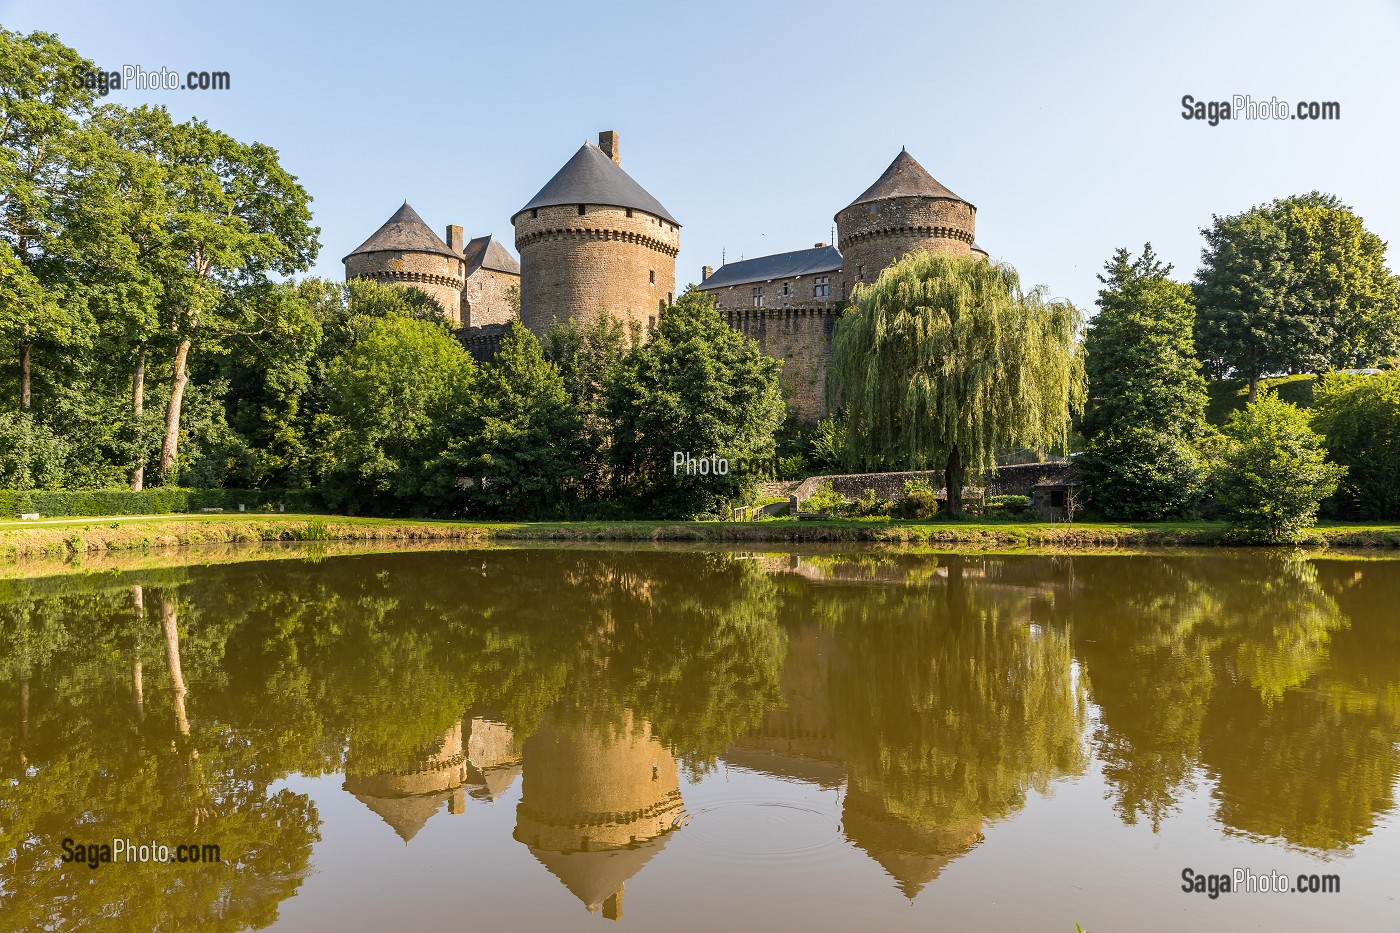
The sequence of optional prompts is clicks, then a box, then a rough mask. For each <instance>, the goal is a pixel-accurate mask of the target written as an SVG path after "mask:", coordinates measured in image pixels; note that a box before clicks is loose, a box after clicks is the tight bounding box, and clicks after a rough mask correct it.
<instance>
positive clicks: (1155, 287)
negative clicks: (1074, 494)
mask: <svg viewBox="0 0 1400 933" xmlns="http://www.w3.org/2000/svg"><path fill="white" fill-rule="evenodd" d="M1105 271H1106V274H1105V275H1100V276H1099V281H1100V282H1102V283H1103V286H1104V287H1103V288H1101V289H1100V290H1099V302H1098V304H1099V313H1098V314H1097V315H1095V316H1094V319H1093V320H1092V321H1091V322H1090V323H1089V328H1088V332H1087V334H1086V335H1085V338H1084V350H1085V357H1086V359H1085V364H1084V366H1085V372H1086V375H1087V376H1088V382H1089V401H1088V404H1087V406H1086V408H1085V411H1084V418H1083V421H1082V430H1083V433H1084V435H1085V438H1086V439H1087V442H1088V443H1087V446H1086V449H1085V457H1084V461H1083V468H1084V472H1085V481H1086V483H1087V484H1088V486H1089V488H1090V489H1092V490H1093V496H1094V502H1095V504H1096V505H1097V506H1098V507H1099V509H1101V510H1102V511H1103V512H1104V514H1105V515H1107V516H1108V517H1110V518H1117V519H1128V520H1134V521H1144V520H1146V521H1154V520H1159V519H1164V518H1174V517H1178V516H1181V515H1185V514H1187V513H1189V512H1190V511H1191V510H1192V508H1193V506H1194V505H1195V502H1196V500H1197V499H1198V497H1199V496H1200V494H1201V491H1202V487H1203V484H1204V478H1205V474H1204V469H1203V467H1202V464H1201V461H1200V458H1199V456H1198V455H1197V453H1196V450H1195V444H1196V441H1197V440H1198V439H1199V438H1200V437H1201V435H1202V434H1203V433H1204V431H1205V410H1206V384H1205V379H1204V378H1203V377H1202V376H1201V374H1200V363H1199V362H1198V361H1197V360H1196V354H1195V346H1194V343H1193V339H1192V327H1193V324H1194V319H1195V309H1194V307H1193V305H1192V300H1191V290H1190V288H1188V287H1187V286H1186V285H1183V284H1181V283H1179V282H1173V281H1172V280H1171V279H1170V278H1169V277H1168V276H1169V275H1170V274H1171V266H1170V265H1167V264H1165V263H1162V262H1160V261H1159V260H1158V259H1157V256H1156V254H1155V253H1153V251H1152V244H1150V243H1149V244H1147V245H1146V246H1144V247H1143V251H1142V255H1141V256H1138V257H1137V258H1136V259H1134V258H1133V257H1132V256H1131V254H1130V253H1129V252H1128V251H1127V250H1126V249H1121V248H1120V249H1118V250H1117V251H1116V252H1115V253H1114V254H1113V258H1112V259H1111V260H1110V261H1109V262H1108V263H1107V264H1106V265H1105Z"/></svg>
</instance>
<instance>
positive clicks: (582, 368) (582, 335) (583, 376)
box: [517, 290, 642, 494]
mask: <svg viewBox="0 0 1400 933" xmlns="http://www.w3.org/2000/svg"><path fill="white" fill-rule="evenodd" d="M517 291H518V290H517ZM517 298H518V296H517ZM641 343H642V331H641V327H640V325H638V324H637V323H636V322H635V321H634V322H632V324H631V327H630V328H629V327H628V325H626V324H624V323H623V321H622V320H621V319H620V318H616V317H613V316H612V315H610V314H599V315H596V316H594V317H591V318H589V319H588V320H587V321H586V322H585V323H583V324H580V323H578V322H577V321H575V320H574V319H572V318H570V319H568V320H566V321H564V322H562V323H560V324H558V325H556V326H554V327H553V328H551V329H550V331H549V333H548V334H547V335H546V337H545V356H546V357H547V358H548V359H549V360H550V361H552V362H553V363H554V364H555V365H556V366H558V367H559V373H560V375H561V376H563V378H564V388H565V389H566V390H567V391H568V393H569V398H570V399H571V400H572V402H573V404H574V406H575V407H576V408H577V409H578V412H579V417H580V418H581V420H582V431H583V449H582V450H581V451H580V453H579V456H580V458H581V461H580V465H581V467H582V470H583V475H584V476H585V477H586V481H587V485H588V486H589V488H591V489H592V490H594V491H595V494H601V493H602V492H603V491H604V490H606V489H607V488H608V487H609V486H610V484H611V475H610V472H609V467H608V464H609V459H610V458H609V455H610V451H611V450H612V443H613V422H612V419H611V418H610V417H609V415H608V391H609V388H610V387H611V386H612V384H613V382H614V380H616V379H617V378H618V376H619V374H620V373H621V371H622V367H623V364H624V363H625V362H626V361H627V354H628V351H629V350H630V349H631V348H632V347H635V346H638V345H639V344H641Z"/></svg>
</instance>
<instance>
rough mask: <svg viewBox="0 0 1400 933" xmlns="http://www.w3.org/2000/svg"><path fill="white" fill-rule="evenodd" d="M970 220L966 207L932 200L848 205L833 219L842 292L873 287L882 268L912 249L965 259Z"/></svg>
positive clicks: (971, 212)
mask: <svg viewBox="0 0 1400 933" xmlns="http://www.w3.org/2000/svg"><path fill="white" fill-rule="evenodd" d="M976 215H977V211H976V208H974V207H973V206H972V205H971V204H965V203H963V202H962V201H948V200H943V199H934V198H922V197H909V198H891V199H889V200H884V201H870V202H867V203H865V204H852V205H851V206H850V207H848V208H846V209H844V210H843V211H841V212H840V213H839V214H837V215H836V236H837V245H838V247H839V248H840V250H841V257H842V260H843V263H844V266H843V270H842V271H843V273H844V275H845V279H846V288H847V289H848V290H850V291H854V290H855V288H856V286H857V285H859V284H861V283H862V282H874V281H875V279H877V278H879V275H880V272H881V270H883V269H884V268H885V267H886V266H889V265H891V264H893V263H894V262H895V261H896V260H897V259H899V258H900V257H901V256H904V255H905V254H907V253H911V252H913V251H914V250H917V249H925V250H928V251H929V252H946V253H951V254H952V255H954V256H967V255H971V253H972V235H973V233H974V232H975V230H976Z"/></svg>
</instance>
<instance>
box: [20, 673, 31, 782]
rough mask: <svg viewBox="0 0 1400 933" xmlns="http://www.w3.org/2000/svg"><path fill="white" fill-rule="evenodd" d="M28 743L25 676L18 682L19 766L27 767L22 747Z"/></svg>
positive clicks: (27, 695) (27, 701)
mask: <svg viewBox="0 0 1400 933" xmlns="http://www.w3.org/2000/svg"><path fill="white" fill-rule="evenodd" d="M28 743H29V677H28V676H25V677H24V678H22V679H21V680H20V682H19V764H20V767H21V768H27V767H29V756H28V755H26V754H25V751H24V747H25V745H27V744H28Z"/></svg>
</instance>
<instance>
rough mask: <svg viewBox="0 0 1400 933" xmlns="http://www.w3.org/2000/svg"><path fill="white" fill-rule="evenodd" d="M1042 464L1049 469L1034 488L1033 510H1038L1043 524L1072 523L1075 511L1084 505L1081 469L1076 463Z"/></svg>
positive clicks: (1032, 495)
mask: <svg viewBox="0 0 1400 933" xmlns="http://www.w3.org/2000/svg"><path fill="white" fill-rule="evenodd" d="M1038 465H1039V466H1043V467H1047V468H1048V469H1047V470H1046V471H1045V475H1043V476H1042V477H1041V478H1040V479H1039V480H1038V481H1037V482H1036V483H1035V484H1034V485H1032V486H1031V493H1030V495H1031V508H1033V509H1035V512H1036V515H1038V516H1039V517H1040V519H1041V521H1046V522H1064V521H1070V520H1072V519H1073V517H1074V512H1075V510H1076V509H1078V508H1079V507H1081V506H1082V505H1083V500H1084V490H1083V484H1082V483H1081V481H1080V478H1079V467H1078V466H1076V465H1075V464H1073V463H1059V464H1048V463H1045V464H1038Z"/></svg>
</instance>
